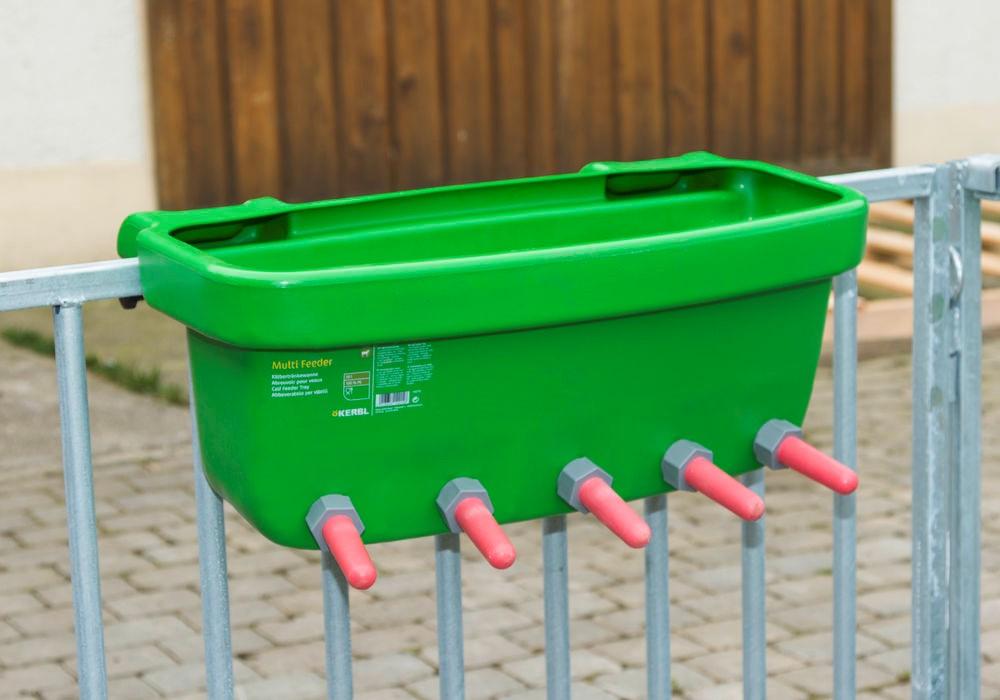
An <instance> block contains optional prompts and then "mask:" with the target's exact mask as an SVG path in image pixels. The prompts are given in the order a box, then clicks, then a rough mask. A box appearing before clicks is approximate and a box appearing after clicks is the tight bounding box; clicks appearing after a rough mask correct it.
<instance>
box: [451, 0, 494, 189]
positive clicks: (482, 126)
mask: <svg viewBox="0 0 1000 700" xmlns="http://www.w3.org/2000/svg"><path fill="white" fill-rule="evenodd" d="M442 10H443V14H444V18H443V23H442V26H443V29H444V37H446V40H445V41H444V42H443V47H444V56H443V61H444V62H443V66H442V73H443V74H444V76H445V78H444V86H443V89H444V97H445V99H444V104H445V110H446V112H445V124H446V138H447V142H446V143H445V152H446V153H447V154H448V163H447V166H448V180H449V181H450V182H471V181H474V180H486V179H488V178H489V177H490V176H491V174H492V172H493V114H492V109H493V104H492V102H493V94H492V93H493V85H492V77H493V76H492V71H491V61H492V56H491V51H490V48H491V47H490V43H491V36H490V35H491V26H490V25H491V21H490V20H491V17H490V14H491V13H490V3H489V2H488V0H444V2H443V4H442Z"/></svg>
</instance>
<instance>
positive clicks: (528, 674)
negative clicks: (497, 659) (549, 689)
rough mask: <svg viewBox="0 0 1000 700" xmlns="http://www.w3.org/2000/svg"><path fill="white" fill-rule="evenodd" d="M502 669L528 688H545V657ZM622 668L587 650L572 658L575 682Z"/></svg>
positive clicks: (503, 666)
mask: <svg viewBox="0 0 1000 700" xmlns="http://www.w3.org/2000/svg"><path fill="white" fill-rule="evenodd" d="M501 668H502V669H503V670H504V671H505V672H506V673H508V674H510V675H511V676H513V677H514V678H516V679H517V680H519V681H521V682H522V683H524V684H525V685H527V686H533V687H537V688H541V687H544V686H545V657H544V656H532V657H529V658H526V659H521V660H518V661H511V662H509V663H505V664H503V665H502V666H501ZM620 670H621V666H620V665H619V664H618V663H616V662H615V661H612V660H611V659H609V658H607V657H606V656H600V655H598V654H595V653H594V652H592V651H589V650H587V649H580V650H574V651H573V653H572V655H571V657H570V675H571V676H572V678H573V679H574V680H586V679H591V678H594V677H595V676H599V675H605V674H614V673H618V672H619V671H620Z"/></svg>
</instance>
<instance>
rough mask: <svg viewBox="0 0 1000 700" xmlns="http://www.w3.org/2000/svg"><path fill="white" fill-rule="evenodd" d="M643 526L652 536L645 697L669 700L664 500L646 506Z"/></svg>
mask: <svg viewBox="0 0 1000 700" xmlns="http://www.w3.org/2000/svg"><path fill="white" fill-rule="evenodd" d="M645 510H646V523H647V524H648V525H649V529H650V530H652V532H653V536H652V538H650V540H649V544H648V545H646V551H645V555H646V674H647V675H646V696H647V697H648V698H649V699H650V700H669V699H670V695H671V684H670V550H669V548H668V544H669V541H668V538H667V497H666V495H665V494H660V495H659V496H650V497H649V498H647V499H646V502H645Z"/></svg>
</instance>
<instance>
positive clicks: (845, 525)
mask: <svg viewBox="0 0 1000 700" xmlns="http://www.w3.org/2000/svg"><path fill="white" fill-rule="evenodd" d="M833 297H834V311H833V322H834V330H833V456H834V457H835V458H836V459H837V460H838V461H839V462H841V463H842V464H846V465H847V466H849V467H851V468H853V469H856V468H857V467H856V463H857V458H858V455H857V444H858V418H857V411H858V276H857V272H856V271H855V270H850V271H848V272H845V273H843V274H841V275H838V276H837V277H835V278H834V280H833ZM856 498H857V497H856V495H855V494H853V493H852V494H850V495H848V496H841V495H839V494H834V497H833V696H834V698H836V700H850V699H851V698H854V696H855V692H856V690H855V689H856V686H857V678H856V672H857V668H856V666H857V656H856V651H855V644H856V639H855V635H856V626H857V581H856V579H857V575H856V571H855V566H856V564H857V541H856V537H857V531H856V527H857V522H856V519H855V513H856Z"/></svg>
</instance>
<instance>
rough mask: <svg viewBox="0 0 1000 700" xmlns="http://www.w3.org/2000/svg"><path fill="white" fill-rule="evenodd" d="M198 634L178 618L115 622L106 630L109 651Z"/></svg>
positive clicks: (105, 642) (107, 626)
mask: <svg viewBox="0 0 1000 700" xmlns="http://www.w3.org/2000/svg"><path fill="white" fill-rule="evenodd" d="M193 634H196V633H195V632H194V631H193V630H192V629H191V628H190V627H188V626H187V625H185V624H184V623H183V622H181V621H180V620H178V619H177V618H176V617H169V616H162V615H161V616H159V617H145V618H142V617H140V618H136V619H134V620H125V621H122V622H113V623H111V624H109V625H106V626H105V628H104V646H105V648H107V649H129V648H133V647H135V646H139V645H143V644H146V643H147V642H154V641H161V640H164V639H171V638H174V637H187V636H191V635H193Z"/></svg>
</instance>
